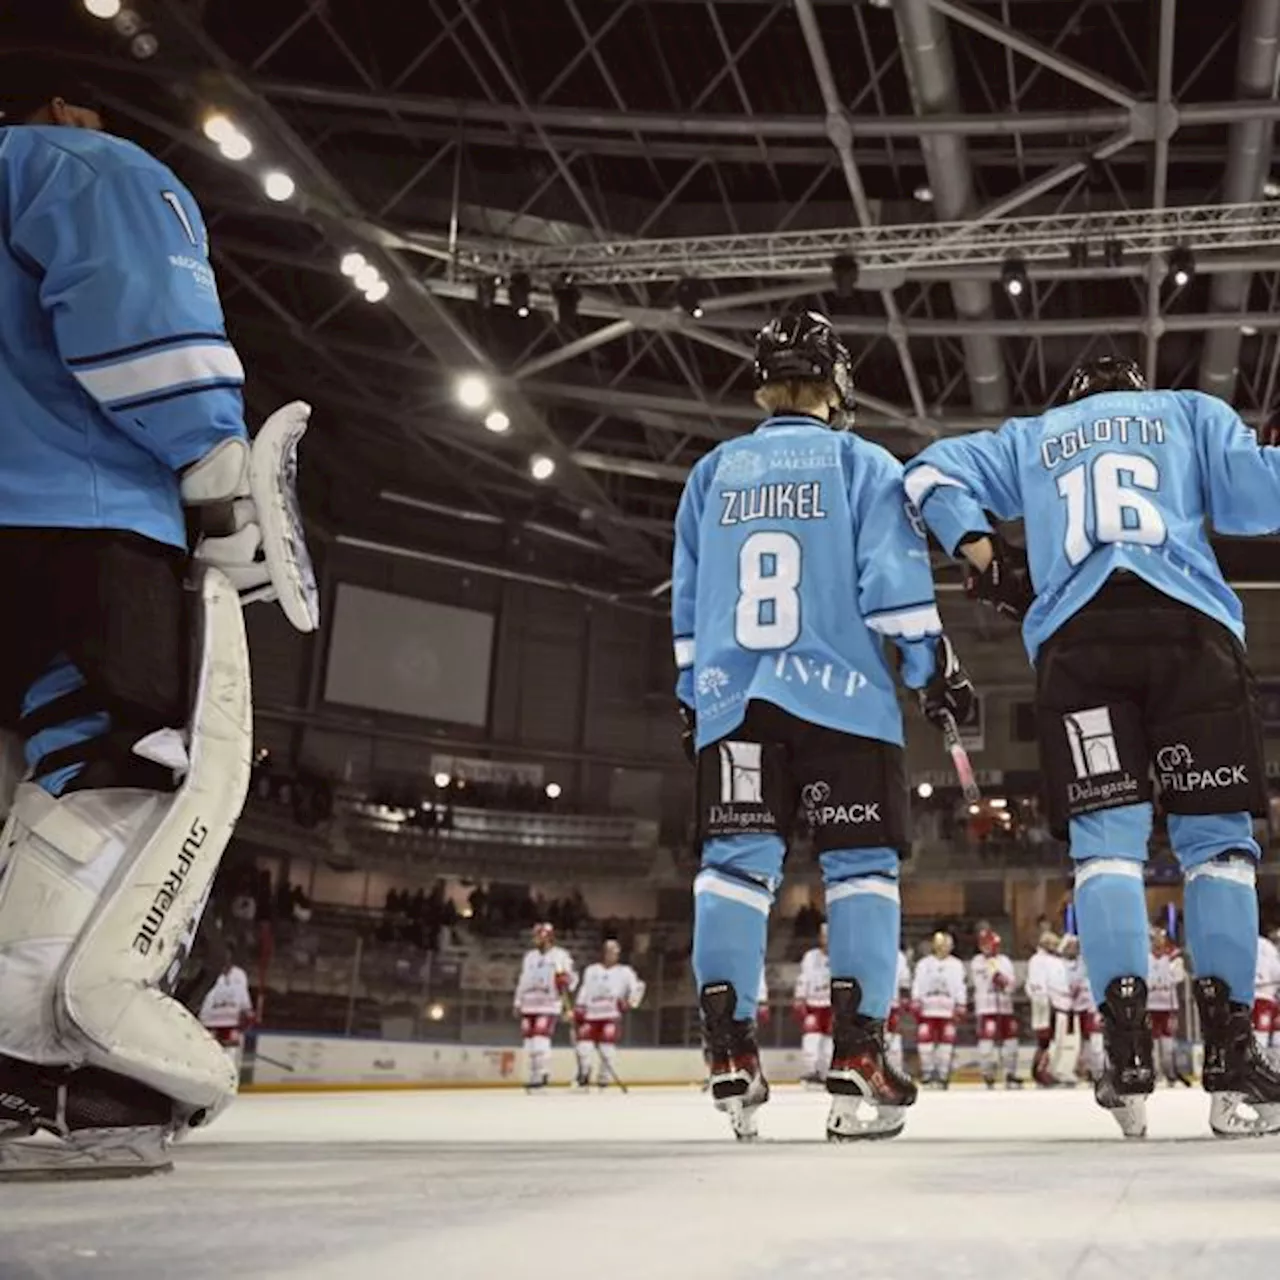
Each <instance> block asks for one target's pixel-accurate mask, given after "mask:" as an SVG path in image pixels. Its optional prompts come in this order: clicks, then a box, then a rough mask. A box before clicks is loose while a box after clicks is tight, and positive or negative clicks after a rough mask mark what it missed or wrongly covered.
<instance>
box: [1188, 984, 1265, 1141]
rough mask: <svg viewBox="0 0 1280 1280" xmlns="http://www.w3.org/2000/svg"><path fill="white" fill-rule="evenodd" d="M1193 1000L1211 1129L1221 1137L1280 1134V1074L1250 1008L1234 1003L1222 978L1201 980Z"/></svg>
mask: <svg viewBox="0 0 1280 1280" xmlns="http://www.w3.org/2000/svg"><path fill="white" fill-rule="evenodd" d="M1195 996H1196V1005H1197V1007H1198V1008H1199V1010H1200V1027H1201V1031H1202V1033H1203V1035H1204V1071H1203V1072H1202V1074H1201V1083H1202V1084H1203V1085H1204V1088H1205V1092H1206V1093H1209V1094H1211V1095H1212V1101H1211V1102H1210V1104H1209V1127H1210V1128H1211V1129H1212V1130H1213V1132H1214V1133H1215V1134H1217V1136H1218V1137H1220V1138H1253V1137H1260V1136H1262V1135H1263V1134H1268V1133H1280V1070H1278V1069H1277V1067H1276V1064H1275V1063H1274V1062H1272V1060H1271V1059H1270V1058H1269V1057H1268V1056H1267V1055H1266V1054H1265V1053H1264V1052H1263V1051H1262V1050H1261V1049H1259V1048H1258V1045H1257V1042H1256V1041H1255V1040H1254V1038H1253V1026H1252V1024H1251V1021H1250V1016H1249V1015H1250V1008H1249V1006H1248V1005H1247V1004H1238V1003H1236V1002H1235V1001H1233V1000H1232V999H1231V997H1230V995H1229V993H1228V991H1227V984H1226V983H1225V982H1223V981H1222V979H1221V978H1197V979H1196V980H1195ZM1250 1113H1252V1114H1250Z"/></svg>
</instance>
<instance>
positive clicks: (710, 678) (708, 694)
mask: <svg viewBox="0 0 1280 1280" xmlns="http://www.w3.org/2000/svg"><path fill="white" fill-rule="evenodd" d="M728 687H729V673H728V672H727V671H726V670H725V669H724V668H723V667H703V668H702V670H701V671H699V672H698V696H699V697H700V698H718V697H719V696H720V695H721V694H722V693H723V692H724V691H725V690H726V689H727V688H728Z"/></svg>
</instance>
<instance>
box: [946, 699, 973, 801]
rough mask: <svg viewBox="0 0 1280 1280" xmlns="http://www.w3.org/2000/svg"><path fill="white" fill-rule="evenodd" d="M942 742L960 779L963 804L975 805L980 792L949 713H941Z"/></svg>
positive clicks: (954, 720)
mask: <svg viewBox="0 0 1280 1280" xmlns="http://www.w3.org/2000/svg"><path fill="white" fill-rule="evenodd" d="M942 741H943V742H944V743H945V744H946V748H947V754H948V755H950V757H951V767H952V768H953V769H955V771H956V777H957V778H959V779H960V790H961V792H962V793H963V795H964V798H965V803H967V804H977V803H978V801H979V800H981V799H982V791H981V790H980V789H979V787H978V780H977V779H976V778H975V777H974V776H973V764H972V763H971V761H970V760H969V753H968V752H967V751H966V750H965V749H964V743H963V742H961V741H960V729H959V727H958V726H957V724H956V718H955V716H953V715H952V714H951V712H950V711H944V712H943V713H942Z"/></svg>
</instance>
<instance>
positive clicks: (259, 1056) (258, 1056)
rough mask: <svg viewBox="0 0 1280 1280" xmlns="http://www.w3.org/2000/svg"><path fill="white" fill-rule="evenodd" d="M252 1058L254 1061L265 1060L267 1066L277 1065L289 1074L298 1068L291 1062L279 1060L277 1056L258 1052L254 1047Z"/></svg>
mask: <svg viewBox="0 0 1280 1280" xmlns="http://www.w3.org/2000/svg"><path fill="white" fill-rule="evenodd" d="M253 1060H254V1062H265V1063H266V1064H267V1066H269V1067H279V1068H280V1070H281V1071H287V1072H288V1073H289V1074H290V1075H292V1074H293V1073H294V1072H295V1071H297V1069H298V1068H297V1067H295V1066H294V1065H293V1064H292V1063H289V1062H281V1061H280V1059H279V1058H269V1057H267V1055H266V1054H265V1053H259V1052H258V1051H257V1050H256V1049H255V1050H254V1051H253Z"/></svg>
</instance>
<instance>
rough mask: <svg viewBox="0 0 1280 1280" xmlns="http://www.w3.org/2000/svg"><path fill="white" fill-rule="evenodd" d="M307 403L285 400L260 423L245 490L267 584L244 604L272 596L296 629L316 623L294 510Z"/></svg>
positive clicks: (307, 559)
mask: <svg viewBox="0 0 1280 1280" xmlns="http://www.w3.org/2000/svg"><path fill="white" fill-rule="evenodd" d="M310 419H311V406H310V405H309V404H304V403H303V402H302V401H301V400H295V401H293V402H292V403H291V404H287V405H284V406H283V407H282V408H280V409H277V410H276V411H275V413H273V414H272V415H271V417H269V418H268V419H267V420H266V422H264V423H263V424H262V430H261V431H259V432H258V434H257V435H256V436H255V437H254V440H253V449H252V452H251V453H250V456H249V490H250V492H251V493H252V495H253V505H254V507H255V508H256V510H257V515H258V523H259V525H260V527H261V529H262V551H263V554H264V555H265V556H266V561H267V571H268V573H269V574H270V575H271V585H270V586H269V587H268V588H266V589H265V591H264V592H262V593H258V594H256V595H254V596H246V597H245V603H246V604H251V603H253V602H254V600H257V599H263V600H266V599H275V600H278V601H279V602H280V608H281V609H283V610H284V615H285V617H286V618H288V619H289V621H290V622H291V623H293V625H294V626H295V627H296V628H297V629H298V630H299V631H314V630H315V629H316V628H317V627H318V626H319V625H320V593H319V591H318V590H317V589H316V575H315V570H314V568H313V567H312V564H311V553H310V552H309V551H308V550H307V536H306V531H305V530H304V528H303V525H302V513H301V512H300V511H299V510H298V443H299V441H301V439H302V437H303V436H304V435H305V434H306V431H307V423H308V422H309V421H310Z"/></svg>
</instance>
